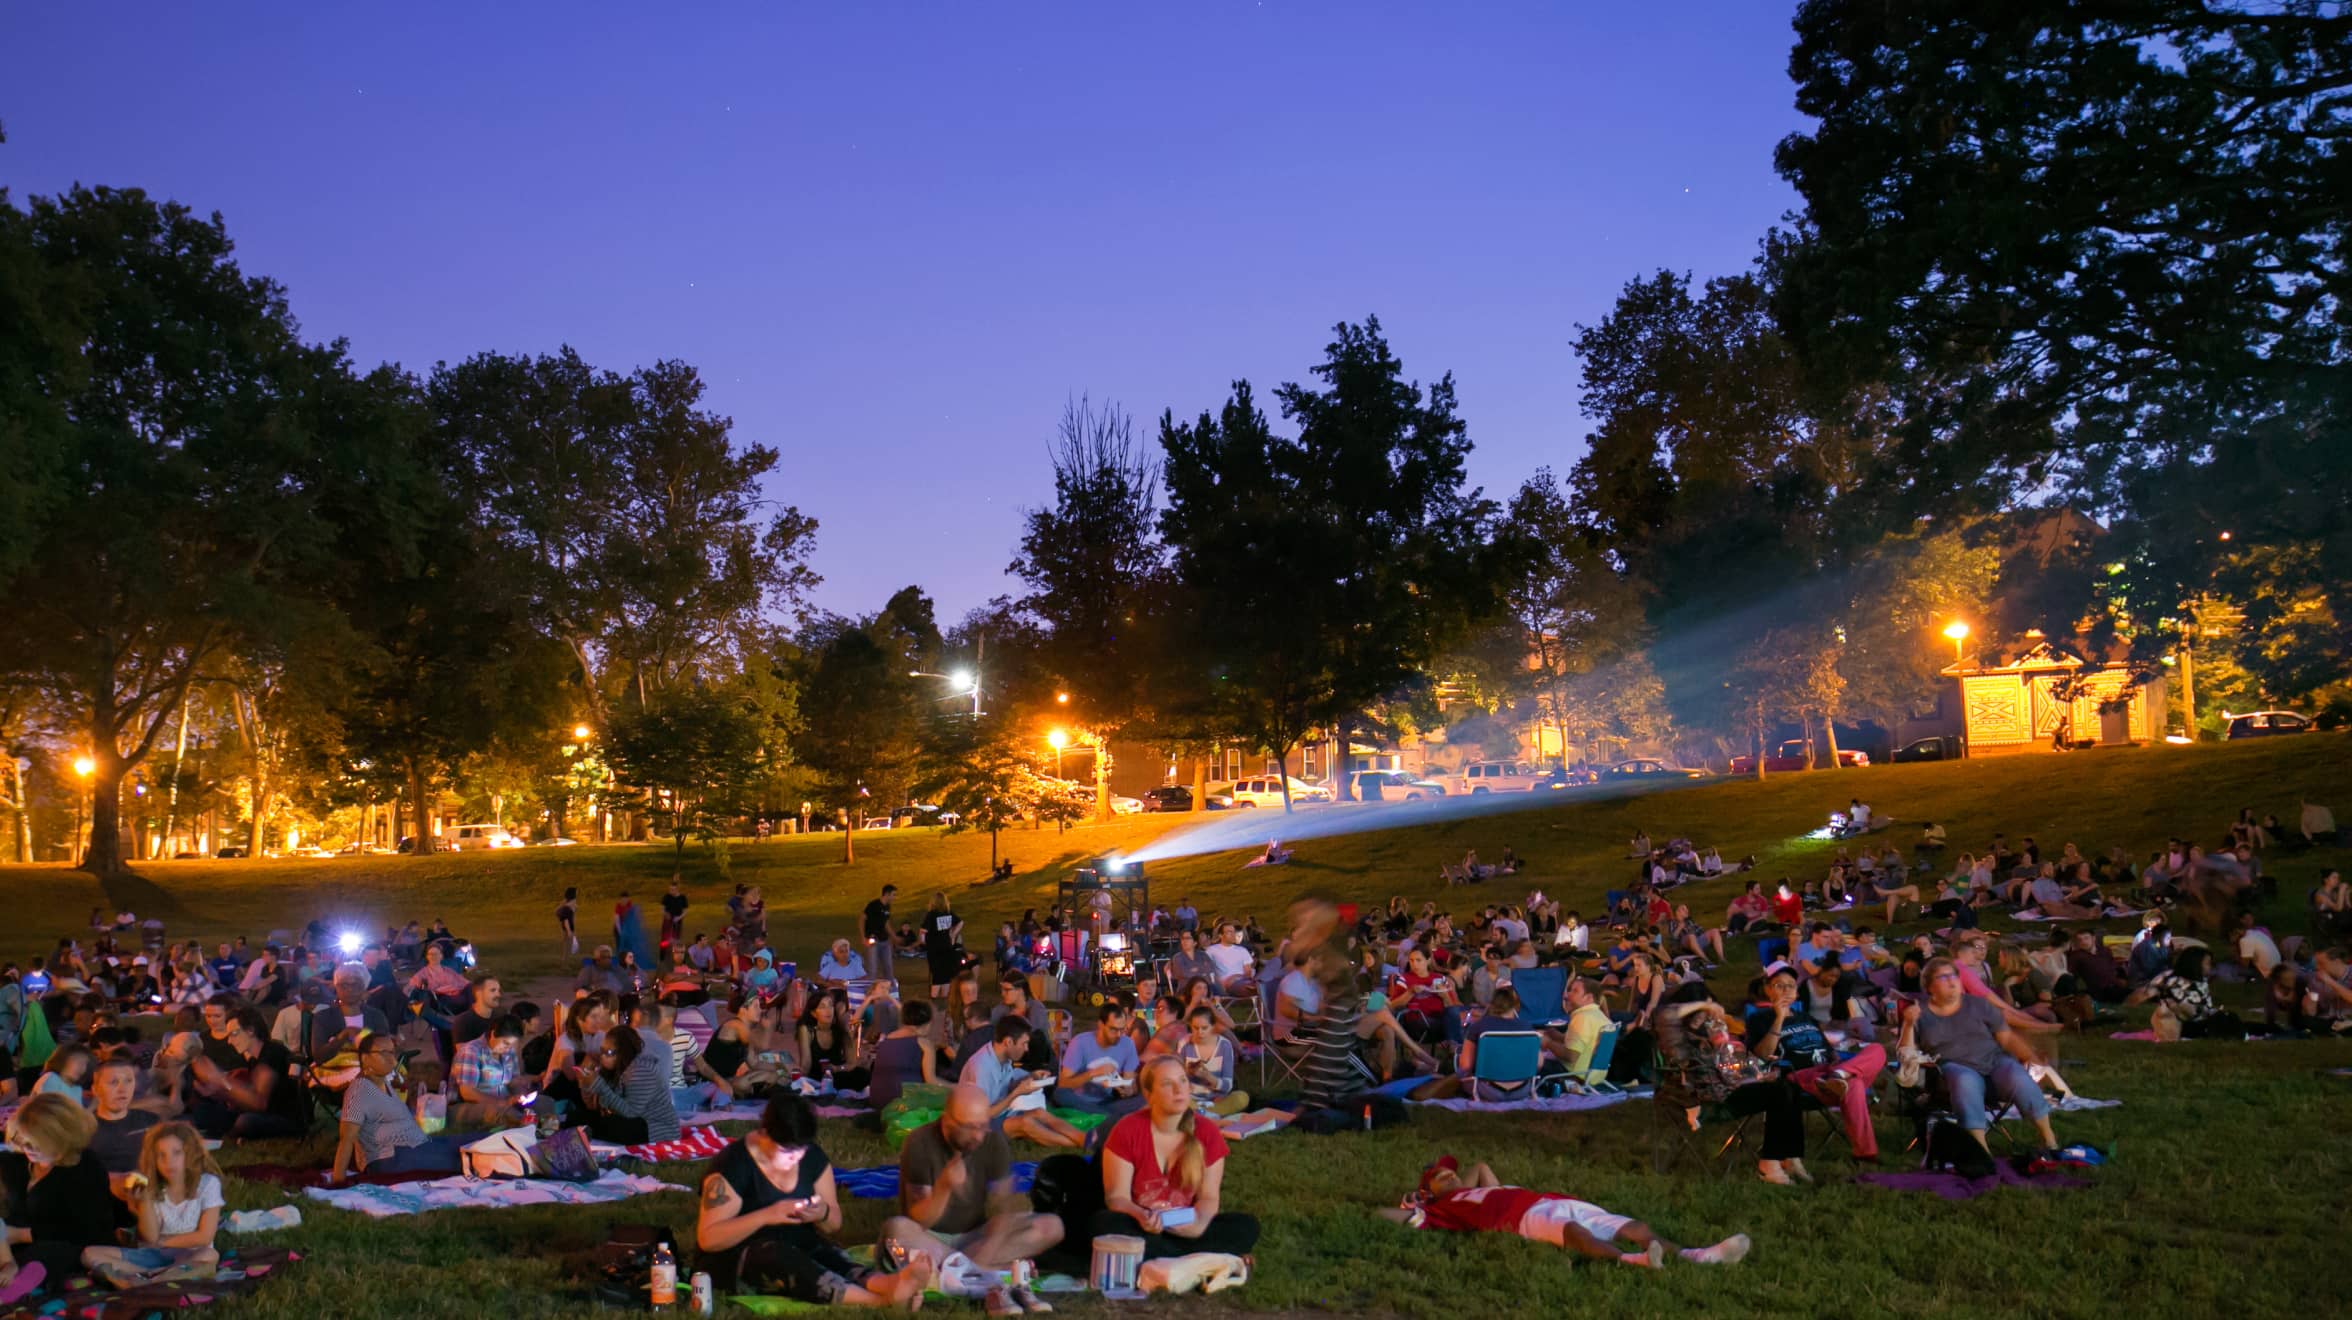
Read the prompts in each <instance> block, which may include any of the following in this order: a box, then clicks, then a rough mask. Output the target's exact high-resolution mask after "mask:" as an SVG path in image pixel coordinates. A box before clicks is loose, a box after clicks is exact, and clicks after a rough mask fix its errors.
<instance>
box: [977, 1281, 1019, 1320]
mask: <svg viewBox="0 0 2352 1320" xmlns="http://www.w3.org/2000/svg"><path fill="white" fill-rule="evenodd" d="M985 1305H986V1306H987V1308H988V1314H990V1315H992V1316H998V1317H1002V1316H1008V1315H1019V1314H1021V1313H1022V1308H1021V1304H1020V1303H1019V1302H1016V1301H1014V1300H1013V1294H1012V1292H1011V1291H1010V1290H1009V1289H1005V1288H991V1289H989V1290H988V1296H987V1298H986V1299H985Z"/></svg>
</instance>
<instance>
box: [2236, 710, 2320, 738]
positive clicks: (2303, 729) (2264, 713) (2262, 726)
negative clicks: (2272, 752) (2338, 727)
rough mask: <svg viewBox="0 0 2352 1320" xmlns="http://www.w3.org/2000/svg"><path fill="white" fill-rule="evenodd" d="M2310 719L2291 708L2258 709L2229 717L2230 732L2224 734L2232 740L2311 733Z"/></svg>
mask: <svg viewBox="0 0 2352 1320" xmlns="http://www.w3.org/2000/svg"><path fill="white" fill-rule="evenodd" d="M2312 727H2313V726H2312V723H2311V721H2310V720H2307V719H2305V718H2303V717H2302V716H2300V715H2297V714H2296V713H2295V712H2293V711H2291V710H2256V711H2248V712H2247V713H2245V714H2243V715H2231V716H2230V717H2229V729H2228V732H2226V733H2225V734H2223V735H2222V736H2223V737H2224V738H2226V739H2227V740H2228V741H2230V742H2236V741H2237V740H2238V739H2240V738H2275V737H2277V736H2278V735H2280V734H2283V733H2309V732H2311V730H2312Z"/></svg>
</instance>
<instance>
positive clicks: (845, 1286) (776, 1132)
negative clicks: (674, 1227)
mask: <svg viewBox="0 0 2352 1320" xmlns="http://www.w3.org/2000/svg"><path fill="white" fill-rule="evenodd" d="M840 1228H841V1199H840V1191H839V1189H838V1188H837V1187H836V1186H835V1184H834V1180H833V1163H832V1161H831V1160H829V1159H827V1158H826V1156H825V1148H824V1147H823V1146H820V1145H818V1144H817V1115H816V1112H815V1111H814V1110H813V1109H811V1108H810V1107H809V1103H808V1101H806V1100H804V1099H802V1098H801V1097H799V1096H797V1095H793V1094H790V1093H789V1092H787V1093H784V1094H780V1095H776V1096H774V1097H772V1098H770V1099H769V1101H768V1105H767V1108H766V1109H765V1110H764V1111H763V1112H762V1113H761V1114H760V1121H759V1126H758V1127H757V1128H754V1129H753V1130H752V1131H751V1132H749V1133H746V1134H745V1135H743V1136H741V1137H737V1138H736V1139H735V1140H733V1141H731V1142H729V1143H727V1147H726V1149H724V1150H722V1151H720V1152H719V1153H718V1155H717V1157H716V1158H714V1159H712V1160H711V1162H710V1166H709V1168H708V1170H707V1171H706V1172H705V1173H704V1174H703V1178H702V1204H701V1208H700V1209H699V1210H698V1211H697V1212H696V1214H695V1218H694V1246H695V1258H696V1263H697V1264H698V1265H699V1266H700V1267H701V1268H702V1269H704V1270H707V1271H709V1273H710V1276H711V1281H712V1283H713V1284H714V1285H715V1286H716V1288H717V1289H718V1291H719V1292H720V1293H721V1294H732V1293H755V1294H756V1293H766V1294H772V1295H777V1296H783V1297H788V1298H791V1299H793V1300H795V1301H800V1302H809V1303H814V1304H816V1305H821V1306H896V1307H901V1308H903V1309H906V1310H913V1309H914V1308H915V1306H916V1305H917V1304H919V1303H920V1302H921V1300H922V1296H923V1289H924V1288H925V1287H927V1286H928V1285H929V1284H930V1282H931V1277H932V1269H931V1261H930V1258H929V1257H927V1256H923V1255H920V1254H918V1255H916V1256H915V1257H914V1258H913V1259H911V1260H909V1261H908V1262H907V1265H906V1268H904V1269H902V1270H899V1271H897V1272H896V1273H886V1272H884V1271H881V1270H876V1269H872V1268H869V1267H867V1266H864V1265H860V1264H858V1263H857V1262H856V1261H854V1260H851V1259H850V1258H849V1256H848V1254H847V1253H845V1252H843V1251H842V1250H841V1248H840V1247H838V1246H836V1245H835V1244H834V1243H833V1242H832V1241H831V1240H830V1239H828V1238H827V1237H826V1234H827V1233H831V1232H838V1231H839V1230H840Z"/></svg>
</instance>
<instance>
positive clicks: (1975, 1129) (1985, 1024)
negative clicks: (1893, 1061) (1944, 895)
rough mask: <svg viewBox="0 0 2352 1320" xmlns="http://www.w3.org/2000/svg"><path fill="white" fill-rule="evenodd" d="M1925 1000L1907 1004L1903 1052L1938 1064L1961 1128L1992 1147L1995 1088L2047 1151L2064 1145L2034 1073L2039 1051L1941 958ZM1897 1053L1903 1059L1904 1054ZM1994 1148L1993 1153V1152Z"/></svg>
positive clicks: (1928, 975)
mask: <svg viewBox="0 0 2352 1320" xmlns="http://www.w3.org/2000/svg"><path fill="white" fill-rule="evenodd" d="M1921 982H1922V984H1924V985H1925V986H1926V988H1927V995H1926V999H1925V1002H1924V1003H1922V1002H1921V1001H1919V1000H1911V1001H1907V1002H1906V1003H1905V1004H1904V1005H1903V1036H1902V1041H1901V1048H1914V1047H1915V1048H1917V1049H1918V1050H1920V1051H1921V1052H1922V1053H1924V1054H1926V1055H1928V1056H1929V1057H1930V1058H1932V1059H1934V1060H1935V1061H1936V1067H1937V1069H1938V1070H1939V1071H1940V1072H1942V1074H1943V1077H1944V1087H1945V1090H1946V1091H1947V1092H1948V1093H1949V1095H1950V1098H1951V1104H1952V1109H1953V1111H1954V1112H1955V1113H1957V1114H1958V1115H1959V1118H1960V1126H1961V1127H1963V1128H1966V1129H1967V1130H1968V1135H1969V1136H1971V1137H1974V1138H1976V1144H1978V1145H1980V1146H1983V1145H1985V1129H1986V1127H1988V1126H1989V1125H1990V1121H1989V1120H1988V1119H1987V1117H1986V1114H1985V1092H1986V1091H1987V1090H1988V1089H1990V1090H1992V1091H1994V1092H1995V1093H1997V1094H1999V1095H2000V1096H2002V1097H2003V1098H2004V1099H2007V1100H2008V1101H2009V1102H2010V1103H2012V1104H2014V1105H2016V1106H2017V1112H2018V1113H2020V1114H2022V1115H2024V1116H2025V1118H2026V1119H2027V1120H2029V1121H2030V1122H2032V1124H2033V1125H2034V1131H2036V1132H2037V1133H2039V1134H2040V1135H2041V1140H2042V1148H2043V1149H2044V1150H2048V1149H2050V1148H2052V1147H2054V1146H2056V1145H2057V1144H2058V1138H2057V1136H2056V1135H2055V1134H2053V1133H2052V1132H2051V1131H2050V1102H2049V1101H2048V1100H2046V1099H2044V1098H2043V1096H2042V1088H2041V1084H2040V1083H2038V1082H2036V1081H2035V1080H2034V1078H2033V1074H2032V1073H2031V1072H2029V1071H2028V1069H2029V1068H2031V1067H2032V1065H2033V1064H2035V1063H2036V1062H2038V1060H2037V1059H2035V1057H2034V1053H2033V1049H2032V1047H2030V1046H2028V1045H2027V1044H2026V1043H2025V1040H2024V1038H2023V1037H2021V1036H2019V1035H2018V1034H2017V1032H2016V1031H2015V1030H2014V1029H2012V1028H2011V1027H2010V1025H2009V1023H2008V1021H2007V1019H2006V1018H2004V1017H2003V1016H2002V1013H2001V1010H2000V1009H1999V1008H1998V1007H1996V1006H1995V1005H1994V1004H1993V1003H1991V1002H1990V1001H1988V1000H1984V999H1979V998H1977V997H1976V996H1974V995H1971V994H1969V993H1968V992H1967V990H1966V989H1964V988H1963V987H1962V985H1961V979H1960V968H1959V966H1958V965H1957V964H1955V963H1954V962H1953V961H1952V960H1951V959H1949V958H1937V959H1934V960H1932V961H1930V962H1929V963H1928V964H1927V969H1926V970H1925V971H1924V972H1922V973H1921ZM1901 1048H1898V1050H1897V1053H1898V1054H1899V1053H1901ZM1987 1149H1990V1148H1989V1147H1987Z"/></svg>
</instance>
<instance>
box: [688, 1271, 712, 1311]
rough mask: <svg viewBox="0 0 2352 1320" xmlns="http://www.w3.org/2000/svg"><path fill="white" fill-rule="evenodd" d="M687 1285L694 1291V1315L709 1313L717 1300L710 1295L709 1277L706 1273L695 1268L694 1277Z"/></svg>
mask: <svg viewBox="0 0 2352 1320" xmlns="http://www.w3.org/2000/svg"><path fill="white" fill-rule="evenodd" d="M687 1287H689V1288H691V1289H692V1290H693V1293H694V1313H695V1314H696V1315H709V1314H710V1313H711V1311H712V1310H713V1309H714V1308H716V1307H717V1305H718V1301H717V1299H716V1298H714V1297H713V1296H712V1295H711V1277H710V1275H709V1274H708V1273H705V1272H704V1271H702V1270H696V1271H695V1272H694V1278H693V1279H692V1280H690V1281H689V1282H688V1284H687Z"/></svg>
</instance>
